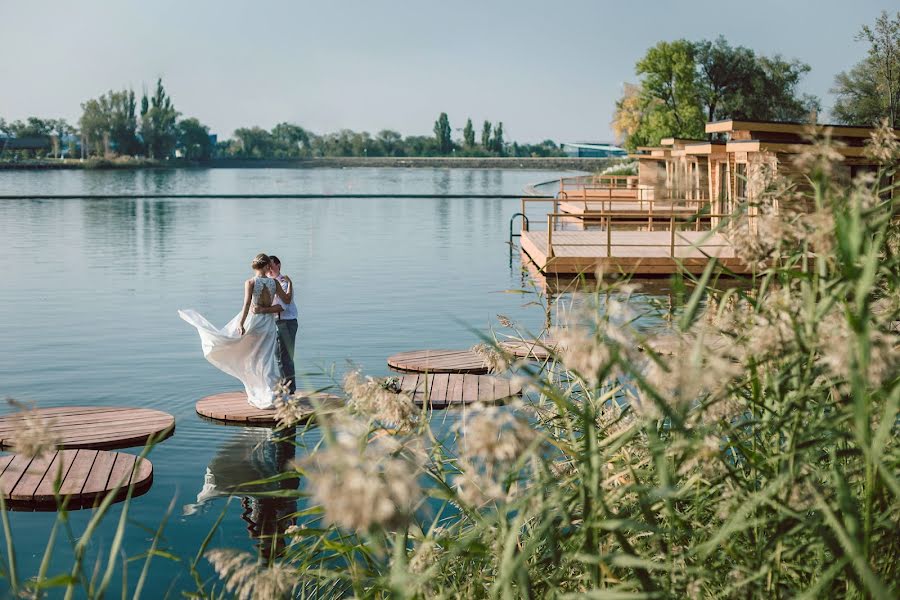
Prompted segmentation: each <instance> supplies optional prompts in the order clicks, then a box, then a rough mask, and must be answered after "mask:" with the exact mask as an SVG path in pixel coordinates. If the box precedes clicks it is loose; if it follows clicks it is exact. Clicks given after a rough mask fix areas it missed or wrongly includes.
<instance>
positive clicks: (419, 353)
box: [387, 350, 488, 373]
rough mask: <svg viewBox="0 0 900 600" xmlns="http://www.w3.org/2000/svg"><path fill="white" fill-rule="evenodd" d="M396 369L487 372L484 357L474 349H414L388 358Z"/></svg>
mask: <svg viewBox="0 0 900 600" xmlns="http://www.w3.org/2000/svg"><path fill="white" fill-rule="evenodd" d="M387 363H388V366H389V367H390V368H392V369H394V370H396V371H404V372H413V373H425V372H426V371H427V372H428V373H487V372H488V367H487V365H485V364H484V359H483V358H482V357H481V356H479V355H478V354H477V353H475V352H473V351H472V350H412V351H410V352H400V353H399V354H394V355H393V356H390V357H388V359H387Z"/></svg>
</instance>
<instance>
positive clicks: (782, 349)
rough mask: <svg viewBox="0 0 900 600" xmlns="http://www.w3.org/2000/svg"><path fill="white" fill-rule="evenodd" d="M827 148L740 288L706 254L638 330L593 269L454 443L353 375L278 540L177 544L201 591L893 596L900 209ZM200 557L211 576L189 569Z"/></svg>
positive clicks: (784, 203)
mask: <svg viewBox="0 0 900 600" xmlns="http://www.w3.org/2000/svg"><path fill="white" fill-rule="evenodd" d="M885 135H888V136H890V135H892V134H889V133H886V134H885ZM887 142H888V143H887V144H886V145H885V146H884V147H883V148H881V149H880V150H879V151H878V152H879V155H880V156H882V158H884V159H885V161H886V162H889V163H890V164H893V162H892V161H893V160H895V159H896V157H897V148H898V145H897V142H896V140H895V139H893V138H890V139H888V140H887ZM833 159H834V153H833V152H829V149H828V148H827V147H825V146H820V147H816V148H815V149H814V150H813V151H812V152H810V153H809V154H807V155H804V156H802V157H801V159H800V161H799V162H798V168H801V169H803V170H804V172H806V173H807V174H808V177H807V179H806V180H805V181H803V182H796V181H793V182H774V183H773V186H772V192H771V193H772V194H773V195H774V197H777V198H779V201H780V207H781V211H780V212H779V213H778V214H763V216H762V217H760V218H759V220H758V221H757V222H756V227H758V228H759V229H760V233H764V234H765V237H764V238H762V241H761V242H760V243H759V244H757V245H756V246H755V247H753V248H748V249H747V252H748V258H749V254H751V252H750V251H751V250H752V254H753V256H754V258H755V260H758V261H760V263H761V264H762V265H763V266H762V267H761V268H760V270H759V272H758V273H757V274H756V276H755V277H754V278H753V279H752V281H750V282H749V285H746V286H734V285H731V284H729V283H728V282H726V281H725V280H720V279H718V278H717V273H716V272H715V271H714V269H713V268H710V269H708V270H707V272H705V273H704V274H703V275H702V276H701V277H699V278H698V279H697V280H696V281H691V282H690V286H689V287H690V293H688V294H686V295H685V299H684V301H683V303H682V306H681V307H680V309H679V310H678V311H677V312H675V313H673V314H672V317H673V321H672V323H673V325H672V329H671V331H669V332H666V333H665V335H662V336H655V337H653V338H651V339H647V338H646V337H645V336H644V335H642V334H641V333H640V331H639V330H638V329H637V328H636V327H634V326H633V325H634V323H635V321H636V319H638V318H639V317H640V316H641V315H638V314H635V313H634V306H635V304H634V303H631V302H629V300H630V297H631V294H633V288H632V287H631V286H629V285H627V284H624V285H606V284H604V283H603V282H602V280H601V282H600V283H599V284H598V289H597V293H596V294H593V295H588V297H587V298H583V299H581V300H583V301H582V302H580V305H581V306H580V308H579V309H578V310H575V311H573V313H572V318H571V319H570V322H569V323H568V325H567V326H566V327H564V328H561V329H559V330H556V331H553V332H552V335H553V339H554V344H555V346H554V351H553V356H552V359H551V360H550V361H548V362H546V363H544V364H541V365H538V363H533V362H530V363H523V364H519V365H515V369H516V370H517V371H518V372H519V374H520V375H522V376H523V377H524V381H525V383H526V385H527V387H528V389H529V390H530V392H531V394H532V396H533V398H531V399H530V400H529V401H527V402H525V403H519V404H517V405H513V406H512V407H511V408H509V409H505V408H494V407H481V408H474V409H466V410H465V411H464V413H463V415H462V419H461V424H460V426H459V428H458V429H457V430H456V432H455V434H454V435H453V436H451V439H440V438H439V437H438V436H437V435H436V433H435V432H434V431H432V429H431V428H430V426H429V422H428V419H427V417H428V415H427V414H423V413H421V412H420V411H418V409H416V408H415V407H414V406H413V405H412V403H411V402H410V400H409V397H408V396H406V394H405V393H404V392H403V390H398V389H397V388H396V386H395V384H394V382H392V381H389V380H387V381H378V380H366V379H364V378H361V377H360V376H359V375H358V374H355V373H351V374H350V375H349V376H348V377H347V379H346V380H345V390H346V391H347V394H348V398H349V400H348V404H347V406H346V407H341V408H339V409H333V408H332V409H326V408H324V407H320V409H319V414H318V422H319V424H320V426H321V427H322V428H323V432H324V434H325V435H324V438H325V442H324V443H323V445H322V446H321V447H320V448H318V449H317V450H316V451H315V452H313V453H312V454H311V455H309V456H308V457H307V458H305V459H303V460H302V461H300V462H298V463H297V464H296V465H295V466H294V467H293V468H292V470H291V471H290V472H289V473H286V474H285V475H283V476H281V477H297V476H298V475H299V476H302V477H303V479H304V481H305V483H304V485H303V487H302V491H295V492H284V491H283V492H281V493H282V494H284V493H294V494H296V495H297V496H302V497H304V498H308V499H309V502H310V504H309V507H308V508H305V509H304V510H302V511H301V512H299V513H297V514H295V515H293V516H292V519H294V520H295V522H296V524H294V525H292V526H291V527H289V528H287V529H286V531H285V533H284V534H283V535H281V534H280V535H278V539H273V540H271V544H270V545H267V547H270V548H272V549H277V550H278V551H277V552H274V554H276V556H275V557H274V558H272V557H271V554H273V553H267V556H268V558H266V559H262V558H258V557H257V556H255V555H252V554H249V553H245V552H240V551H236V550H229V549H210V548H207V544H208V543H209V540H210V539H213V536H212V534H210V536H209V537H208V538H207V540H206V541H204V543H203V546H201V548H200V549H199V551H197V552H196V554H194V553H193V551H192V549H181V550H182V552H183V553H185V554H187V553H189V552H190V553H191V554H193V555H194V556H196V557H197V558H196V559H194V560H193V562H190V561H186V562H185V563H182V564H189V565H191V566H190V570H191V572H192V573H194V574H195V576H196V579H195V581H196V585H197V589H196V590H195V591H196V593H197V595H198V596H200V597H221V595H222V594H223V593H224V594H225V595H235V596H237V597H241V598H278V597H287V595H288V594H293V595H294V596H299V597H346V596H350V595H354V596H357V597H370V598H383V597H403V598H504V599H506V598H538V597H542V598H543V597H547V598H585V597H586V598H610V599H611V598H617V599H618V598H622V599H631V598H634V599H637V598H642V599H647V598H735V597H737V598H823V597H829V598H832V597H846V598H878V599H888V598H896V597H897V595H898V593H900V584H898V581H900V578H898V568H900V567H898V565H900V561H898V560H897V559H898V554H900V528H898V517H900V480H898V477H897V474H898V472H900V451H898V447H897V433H898V431H897V423H898V420H897V416H898V407H900V374H898V366H900V363H898V356H900V353H898V344H900V336H898V332H897V326H898V322H900V286H898V283H900V281H898V280H900V254H898V253H900V231H898V218H900V211H898V209H897V206H896V204H895V201H894V200H893V199H891V198H890V196H891V190H884V189H880V188H879V185H880V184H879V183H877V182H876V181H875V180H874V179H857V180H856V181H855V182H854V183H852V184H840V183H838V182H837V178H836V177H833V176H832V166H833V165H832V164H831V162H830V160H833ZM801 206H802V207H807V206H812V207H814V208H813V210H812V211H809V210H799V207H801ZM795 209H797V210H795ZM741 218H742V219H745V218H747V217H741ZM746 224H747V223H742V222H738V223H735V227H736V228H737V229H740V228H741V227H743V226H744V225H746ZM660 310H663V309H660ZM500 320H501V325H502V326H503V327H504V328H505V329H503V330H502V331H503V332H504V333H505V334H509V335H510V336H522V337H529V336H528V335H527V334H526V333H525V332H520V331H518V329H517V328H516V325H515V324H514V323H510V322H509V321H508V320H506V319H505V318H501V319H500ZM479 351H480V352H483V353H484V355H485V359H486V360H487V361H488V362H489V364H491V365H492V366H493V368H495V369H496V370H501V369H504V368H506V367H507V366H509V362H510V361H511V360H512V359H511V357H509V356H507V355H505V354H504V351H503V349H502V347H494V348H493V349H490V348H484V347H482V348H480V349H479ZM295 407H296V400H294V399H290V398H288V399H285V400H284V401H283V403H282V404H281V406H280V408H279V411H280V415H281V417H282V418H283V422H284V423H285V425H288V424H290V422H291V420H292V413H293V409H294V408H295ZM3 517H4V526H5V528H4V531H5V533H6V535H7V542H8V546H7V551H6V553H5V554H4V557H5V564H4V565H3V566H4V569H3V573H4V575H6V576H7V577H15V570H14V565H15V563H14V562H13V561H12V560H10V559H11V557H13V556H14V553H13V547H14V544H13V542H12V541H11V540H10V539H9V528H8V526H7V525H6V524H7V520H6V519H7V515H6V513H5V512H4V513H3ZM124 519H125V517H124V515H123V521H122V523H123V524H122V525H121V526H122V527H124V522H125V521H124ZM164 525H165V524H163V525H161V526H160V530H159V531H160V532H161V531H163V528H164ZM159 536H160V533H157V535H156V537H155V538H154V540H158V539H159ZM89 539H90V532H85V533H84V534H83V535H82V536H80V537H79V541H78V545H79V546H78V547H81V546H83V545H84V544H86V543H87V541H86V540H89ZM156 543H157V542H156V541H154V542H153V545H152V547H151V548H150V553H149V554H148V555H147V561H148V563H147V564H148V565H149V559H150V557H152V556H154V553H155V552H156ZM51 546H52V543H51ZM117 552H118V549H117V548H110V549H109V551H108V552H106V556H109V557H111V558H110V562H109V564H112V561H114V560H117V559H116V558H114V557H117ZM201 555H202V556H204V557H205V559H206V560H207V561H209V563H210V564H211V565H212V567H213V569H214V570H215V572H216V574H217V576H218V579H216V578H213V579H208V578H203V577H201V576H200V575H198V574H197V573H198V568H197V567H198V566H199V565H200V563H198V560H199V557H200V556H201ZM76 556H80V555H78V554H77V553H76ZM201 562H202V561H201ZM154 565H155V566H154V567H153V568H158V569H162V568H166V569H170V568H173V567H171V566H170V564H168V563H167V564H165V565H164V566H163V565H159V564H157V563H154ZM110 568H111V567H108V565H107V564H105V563H104V564H102V565H100V567H99V568H98V569H97V570H96V572H98V573H101V574H103V573H107V574H108V573H110V572H111V571H110V570H105V569H110ZM89 572H92V570H91V568H89V567H88V566H86V565H81V564H79V565H76V566H74V567H73V568H72V569H71V571H68V572H67V573H66V574H63V577H62V579H54V578H53V577H52V575H51V574H49V573H46V572H44V571H43V569H42V572H41V573H40V574H35V575H37V578H38V580H40V581H41V582H42V583H38V582H36V581H35V580H32V581H31V583H23V582H24V581H26V580H25V578H23V576H22V574H21V573H19V576H18V579H15V581H16V586H17V589H22V588H23V587H26V586H30V587H32V588H33V587H37V586H40V585H49V584H55V585H62V586H70V589H71V588H79V589H82V590H83V591H84V594H85V595H87V596H89V597H98V596H99V595H101V594H102V590H103V587H102V585H105V582H107V581H108V577H104V576H103V575H100V576H97V577H95V578H94V581H95V583H94V584H91V583H89V582H90V581H91V580H90V579H89V576H88V573H89ZM29 575H32V574H29ZM98 581H102V582H103V584H102V585H97V584H96V582H98Z"/></svg>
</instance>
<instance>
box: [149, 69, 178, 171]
mask: <svg viewBox="0 0 900 600" xmlns="http://www.w3.org/2000/svg"><path fill="white" fill-rule="evenodd" d="M179 114H180V113H179V112H178V111H177V110H175V107H174V106H173V105H172V99H171V98H170V97H169V96H168V94H166V90H165V88H164V87H163V84H162V78H160V79H157V80H156V91H155V92H154V94H153V96H152V97H148V96H147V93H146V92H144V95H143V97H142V98H141V135H142V136H143V138H144V145H145V147H146V149H147V154H148V155H149V156H150V158H169V157H170V156H171V155H172V152H174V150H175V143H176V141H177V138H178V126H177V121H178V115H179Z"/></svg>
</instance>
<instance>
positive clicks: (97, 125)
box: [78, 96, 109, 156]
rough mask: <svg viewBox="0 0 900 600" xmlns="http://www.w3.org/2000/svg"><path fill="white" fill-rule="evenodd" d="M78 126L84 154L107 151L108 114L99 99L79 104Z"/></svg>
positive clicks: (89, 154)
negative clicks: (79, 116)
mask: <svg viewBox="0 0 900 600" xmlns="http://www.w3.org/2000/svg"><path fill="white" fill-rule="evenodd" d="M101 98H102V96H101ZM78 127H79V129H81V148H82V151H83V152H84V153H85V154H86V155H88V156H91V155H95V154H101V153H102V154H106V153H108V152H109V114H108V112H107V111H106V110H105V109H104V105H103V104H101V102H100V100H99V99H91V100H88V101H86V102H83V103H82V104H81V118H80V119H79V120H78Z"/></svg>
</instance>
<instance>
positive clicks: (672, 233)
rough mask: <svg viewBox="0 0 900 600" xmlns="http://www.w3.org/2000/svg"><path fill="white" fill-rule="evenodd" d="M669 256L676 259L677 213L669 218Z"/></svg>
mask: <svg viewBox="0 0 900 600" xmlns="http://www.w3.org/2000/svg"><path fill="white" fill-rule="evenodd" d="M669 231H670V234H669V256H671V257H672V258H675V213H672V214H671V215H670V216H669Z"/></svg>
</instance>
